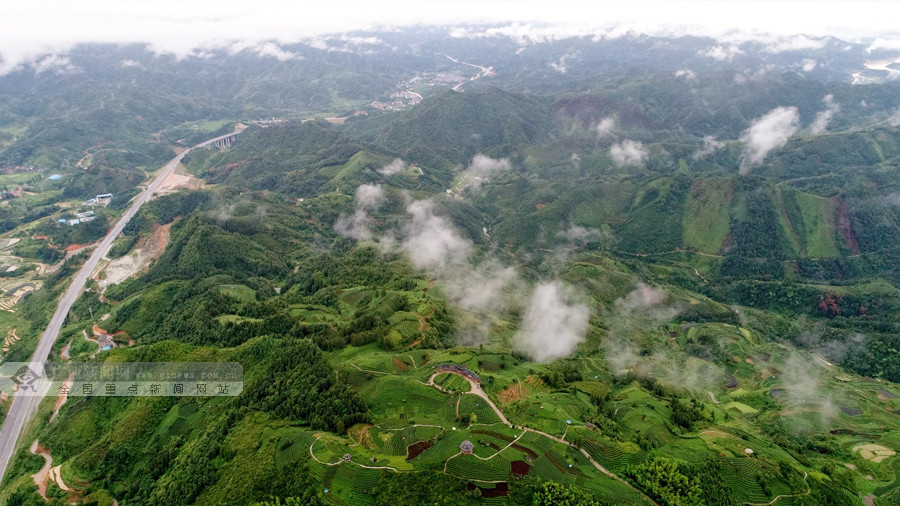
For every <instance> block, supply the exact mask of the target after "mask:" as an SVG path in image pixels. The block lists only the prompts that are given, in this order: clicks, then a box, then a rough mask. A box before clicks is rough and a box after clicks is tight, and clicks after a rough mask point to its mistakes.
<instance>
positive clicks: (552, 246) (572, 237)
mask: <svg viewBox="0 0 900 506" xmlns="http://www.w3.org/2000/svg"><path fill="white" fill-rule="evenodd" d="M482 29H483V27H469V28H467V30H471V31H470V32H459V31H455V32H454V33H453V34H452V35H450V34H448V33H447V32H446V30H441V29H410V30H398V31H396V32H385V33H380V34H379V36H378V37H376V38H365V37H362V38H354V37H349V36H348V37H332V38H325V39H323V40H320V41H305V42H298V43H297V44H295V45H285V46H284V47H280V49H281V50H283V51H285V54H282V57H283V61H282V60H279V59H277V58H274V57H271V56H266V55H265V54H262V53H255V52H254V51H255V50H258V48H256V49H254V48H252V47H250V48H248V49H246V50H242V51H238V52H229V51H227V50H222V51H220V52H215V51H213V52H212V53H211V54H212V57H209V58H200V57H188V58H185V59H183V60H177V61H176V60H173V59H168V57H166V56H153V55H152V54H151V53H149V51H148V50H146V49H145V48H139V47H132V48H117V49H116V50H114V51H107V49H104V48H103V47H82V48H79V49H77V50H75V51H73V54H72V55H71V62H72V64H73V65H78V66H80V68H81V69H82V70H83V71H84V72H85V73H86V74H90V76H89V78H88V77H86V79H85V81H84V82H82V81H78V80H77V79H75V78H74V77H72V76H70V75H69V74H66V73H62V74H57V73H52V74H48V75H44V76H43V77H40V76H38V75H37V74H36V73H35V71H34V69H32V72H31V74H32V75H31V77H30V78H31V79H33V82H28V79H27V78H26V77H27V76H25V70H20V71H19V72H18V73H12V74H10V75H8V76H5V77H2V78H0V84H3V83H11V84H13V85H15V87H17V88H16V89H20V90H21V89H29V90H32V92H35V93H36V92H37V91H44V92H46V96H47V97H48V99H49V100H52V101H54V102H59V103H60V107H59V108H58V109H57V110H59V111H62V112H61V113H60V114H64V115H65V117H62V118H57V117H55V116H54V114H55V113H51V112H49V110H48V109H41V108H39V107H37V105H36V102H37V101H36V99H35V98H34V96H29V97H18V96H16V97H13V96H12V95H14V94H13V93H10V92H7V91H2V90H5V88H3V86H0V127H2V129H0V132H2V133H3V135H4V137H2V138H0V142H2V143H3V146H2V147H3V156H4V157H5V159H6V160H7V161H8V162H9V163H26V162H27V163H37V162H38V161H39V162H40V163H42V164H47V167H44V168H43V169H42V170H43V171H44V172H47V169H48V168H49V167H50V166H53V164H59V166H60V167H62V166H65V163H67V162H65V160H67V159H68V160H70V161H71V162H72V163H70V164H69V165H74V164H75V163H79V165H78V167H77V168H75V167H71V170H69V169H67V171H63V172H65V176H64V177H65V178H67V179H62V181H63V182H61V183H59V182H58V183H54V184H56V185H59V186H55V187H53V189H52V190H49V191H48V192H47V193H48V195H49V196H47V195H43V193H39V194H37V195H29V197H32V200H31V201H28V202H29V205H30V203H31V202H35V201H37V200H38V198H40V199H42V200H41V201H40V205H39V206H36V209H30V208H26V206H25V204H21V205H19V204H20V203H21V201H17V200H9V201H4V202H12V204H5V206H7V207H8V208H9V209H8V210H10V209H14V210H22V209H24V211H22V213H23V214H24V213H26V212H27V216H28V219H27V220H25V219H24V218H23V220H24V221H18V218H17V219H16V220H12V219H9V220H7V221H6V222H4V223H7V224H8V228H9V229H10V230H9V231H8V232H7V233H6V235H5V236H4V238H5V239H10V241H9V244H7V246H6V247H7V248H9V249H7V251H8V252H9V255H8V257H10V258H12V257H14V256H16V257H17V256H18V255H22V256H23V257H24V256H25V255H26V254H29V251H30V252H31V253H30V254H33V255H42V256H37V257H35V258H38V259H41V260H42V261H44V260H45V259H44V256H46V257H47V259H46V261H51V260H58V259H60V258H61V257H62V255H64V252H63V251H62V250H61V249H59V250H58V249H55V248H51V247H50V246H49V243H50V241H49V240H48V242H47V244H44V243H40V242H38V241H43V240H46V239H47V238H48V237H51V235H50V234H52V237H53V238H54V240H55V241H57V242H54V244H57V243H65V245H66V246H68V245H73V244H74V245H76V246H77V244H76V243H77V242H80V241H82V240H85V241H88V240H94V239H96V238H97V237H99V236H100V234H101V233H102V229H103V226H104V224H105V223H107V222H108V220H111V219H113V218H115V217H116V213H118V212H120V211H121V209H123V208H124V206H126V205H127V202H128V199H130V198H132V197H133V196H134V195H135V194H136V190H135V189H134V188H133V187H134V186H135V185H137V184H138V183H139V182H140V181H141V180H142V179H144V177H145V176H146V173H147V172H150V171H151V170H152V169H153V168H154V167H155V166H154V165H153V164H154V163H157V162H158V161H159V160H158V159H165V158H167V157H170V156H171V149H172V148H176V149H180V148H182V147H185V146H189V145H191V144H192V143H194V142H197V141H199V140H202V139H203V138H204V137H206V136H212V135H213V134H214V133H224V132H230V131H231V130H232V129H233V128H235V127H236V126H237V127H238V128H241V125H238V123H241V124H242V125H243V126H246V128H245V129H244V130H242V132H241V133H240V134H239V135H237V137H236V139H235V140H234V142H233V143H232V144H230V145H229V146H219V147H215V146H213V147H209V148H206V149H199V148H198V149H196V150H192V151H191V152H190V153H189V154H188V155H187V156H186V157H185V158H184V159H183V162H184V165H183V166H181V167H179V168H178V173H177V174H176V177H173V178H172V179H175V180H178V181H181V182H183V184H184V185H186V186H191V187H192V188H193V189H187V188H181V189H175V188H167V189H165V190H164V191H163V192H162V193H164V194H163V195H158V196H156V197H154V198H153V199H152V200H150V201H149V202H148V203H147V204H145V205H144V206H142V207H141V209H140V211H139V212H138V214H137V215H136V216H135V217H134V219H133V220H132V221H131V222H130V223H129V225H128V226H127V227H126V228H125V230H124V231H123V234H122V236H121V237H118V238H116V241H115V243H114V247H113V248H112V250H111V251H110V253H109V255H108V256H109V259H108V260H109V261H108V262H107V261H106V260H104V262H103V264H102V265H101V267H100V268H99V269H98V271H97V272H96V273H95V276H94V277H93V278H92V280H91V281H89V283H88V285H87V288H86V290H85V292H84V294H83V295H82V296H81V297H80V298H79V299H78V301H77V302H76V303H75V305H74V306H73V308H72V310H71V312H70V314H69V315H68V316H67V319H66V322H65V325H64V328H63V330H62V332H61V336H60V339H59V340H58V342H57V343H56V344H55V346H54V349H53V352H52V353H51V357H52V361H54V362H60V363H61V362H66V361H70V362H89V363H104V364H116V363H120V362H154V361H160V362H166V361H173V362H205V361H233V362H237V363H239V364H240V365H241V366H242V367H243V371H244V380H243V381H244V390H243V392H242V393H241V394H239V395H235V396H224V395H222V396H219V395H209V396H196V397H193V396H192V397H149V396H148V397H104V396H94V397H83V396H77V395H74V394H72V393H71V392H70V394H68V397H65V394H64V396H62V397H57V396H56V395H54V396H52V397H48V398H46V399H44V400H43V402H42V404H41V405H40V408H39V409H38V413H37V415H36V418H35V421H34V423H33V424H32V425H31V426H30V427H29V428H28V429H27V433H26V434H24V435H23V437H22V438H21V440H20V443H21V444H20V447H19V448H18V450H17V453H16V456H15V460H14V462H13V464H12V466H11V467H10V469H9V471H8V473H7V475H6V476H5V477H4V481H3V482H2V483H0V504H10V505H32V504H48V503H49V504H64V503H65V504H68V503H70V502H76V503H79V502H80V503H84V504H104V505H111V504H116V503H118V504H122V505H123V506H127V505H136V504H141V505H143V504H150V505H169V504H203V505H206V504H210V505H211V504H260V505H269V504H290V505H293V504H338V505H380V504H401V505H406V504H410V505H412V504H441V503H443V504H510V505H517V504H537V505H549V504H579V505H580V504H586V505H592V504H602V505H608V504H617V505H618V504H626V505H650V504H657V505H665V506H678V505H691V506H696V505H715V506H737V505H743V504H772V503H774V504H780V503H784V504H796V505H802V506H821V505H841V506H843V505H854V506H862V505H864V504H872V503H873V501H874V504H876V505H878V506H882V505H886V504H897V503H898V497H900V460H898V457H897V452H898V451H900V422H898V417H897V414H898V413H900V386H898V385H900V355H898V353H897V350H898V349H900V317H898V315H900V270H898V265H900V171H898V164H900V121H897V116H896V112H897V108H898V106H900V84H898V83H897V82H892V81H887V80H885V81H884V82H882V79H883V77H884V76H883V75H882V74H883V73H882V74H878V73H877V72H874V71H872V72H870V71H868V70H860V68H859V66H860V65H861V63H860V61H863V60H864V59H865V58H866V55H865V53H864V50H865V48H864V47H863V46H862V45H860V44H850V43H844V42H842V41H839V40H837V39H832V38H823V39H821V40H818V39H816V40H814V41H813V42H814V44H813V45H814V46H815V47H814V48H811V49H808V50H803V51H800V50H777V48H776V47H774V46H772V45H771V44H767V43H766V41H765V40H762V39H756V40H752V41H746V42H741V43H737V42H736V43H735V45H734V48H736V49H737V50H732V51H731V57H730V58H726V57H721V58H720V56H722V52H723V51H726V47H725V46H720V45H719V42H718V41H713V40H711V39H703V38H696V37H683V38H678V39H665V38H656V37H647V36H640V35H634V34H632V35H627V36H622V37H616V38H613V37H608V38H604V37H597V38H591V37H570V38H565V39H559V40H556V39H554V40H548V41H543V42H536V41H531V42H527V43H521V42H517V41H516V40H514V39H512V38H510V37H507V36H502V35H496V34H493V33H483V32H482V31H481V30H482ZM805 43H807V44H809V42H808V41H805ZM395 48H399V49H396V50H395ZM727 48H731V46H727ZM279 54H280V53H279ZM285 55H287V56H285ZM873 55H874V56H873V57H875V56H880V55H883V53H882V52H878V51H874V52H873ZM121 60H128V63H127V64H122V63H121ZM807 60H815V65H812V67H810V65H811V64H810V63H809V62H808V61H807ZM109 62H119V63H118V65H119V67H117V70H115V71H113V70H109V69H107V71H104V72H101V71H100V69H101V67H103V65H104V64H106V63H109ZM804 62H806V63H804ZM26 70H27V69H26ZM92 72H93V73H92ZM852 73H858V74H859V76H862V77H863V78H865V79H866V80H867V81H866V83H867V84H851V82H852V79H853V78H852V77H851V74H852ZM95 74H96V75H95ZM145 77H147V78H149V77H155V78H158V79H159V83H160V84H159V85H158V86H151V85H150V84H147V83H148V81H147V80H146V79H144V78H145ZM132 78H134V84H131V83H132ZM182 78H183V81H182V80H181V79H182ZM85 83H87V84H85ZM43 87H46V88H43ZM89 87H90V90H92V91H90V93H88V92H87V91H85V90H88V88H89ZM454 88H456V89H454ZM81 92H84V93H85V96H86V97H89V98H91V100H94V99H96V103H94V102H91V104H90V105H88V104H86V103H85V102H82V101H81V99H80V97H79V95H78V93H81ZM2 93H6V94H7V95H8V96H6V98H3V97H4V95H2ZM143 95H147V97H148V98H147V100H148V104H150V105H148V108H149V109H148V110H144V109H139V105H138V104H136V103H135V101H136V100H137V99H138V98H139V97H141V96H143ZM140 111H143V113H141V114H135V113H137V112H140ZM144 113H146V115H145V114H144ZM95 115H96V117H95ZM137 116H141V117H142V118H138V117H137ZM271 116H277V117H275V118H272V117H271ZM97 118H101V119H104V118H105V119H107V120H108V121H107V122H97V121H95V119H97ZM87 120H90V121H87ZM80 121H86V123H85V127H84V129H82V130H76V129H74V127H73V125H74V124H75V123H77V122H80ZM54 125H56V126H54ZM57 128H58V129H57ZM69 129H72V132H73V134H72V135H71V137H66V135H67V134H66V132H67V131H68V130H69ZM63 137H66V139H62V138H63ZM61 139H62V140H61ZM164 155H165V156H164ZM76 160H77V162H75V161H76ZM185 171H186V172H185ZM188 174H190V176H192V177H188ZM12 176H16V177H18V174H12ZM11 180H12V179H11ZM60 180H61V179H59V178H58V179H56V180H55V181H60ZM36 181H43V180H42V179H40V178H39V179H37V180H36ZM70 183H71V184H70ZM29 184H33V183H29ZM48 184H49V183H48ZM63 185H65V188H63ZM97 188H103V189H106V190H109V191H115V192H117V193H119V192H120V193H121V194H119V195H117V197H115V198H117V199H118V200H113V201H111V202H110V205H109V207H108V208H106V209H105V210H100V209H98V211H99V212H98V216H100V218H98V219H95V220H94V221H92V222H90V224H84V223H81V224H73V225H71V226H70V225H68V224H66V222H64V223H59V222H58V221H56V220H55V218H56V216H55V215H54V216H53V217H50V215H51V214H53V213H59V212H61V210H62V209H72V210H74V209H78V208H80V206H82V203H83V200H81V199H83V198H85V197H90V196H92V193H94V191H95V189H97ZM29 191H30V190H29ZM96 191H99V190H96ZM39 192H40V190H39ZM31 193H35V192H31ZM22 198H23V199H24V198H25V197H22ZM51 199H55V200H51ZM14 204H15V205H18V207H14ZM11 212H12V211H10V213H11ZM37 220H43V221H39V222H38V223H36V224H34V223H32V222H33V221H37ZM84 225H88V226H84ZM45 234H47V235H45ZM41 237H43V239H41ZM38 247H40V248H41V249H40V250H38V249H37V248H38ZM27 248H32V250H29V249H27ZM34 251H38V253H34ZM29 258H31V257H29ZM79 258H81V257H78V256H75V257H73V259H71V260H70V261H68V262H61V263H60V264H59V266H58V267H53V268H58V270H56V271H51V270H50V269H49V268H48V267H49V266H46V265H38V266H34V267H31V266H28V268H29V269H33V270H34V281H33V282H34V283H35V285H37V284H40V288H39V289H37V290H35V291H34V293H33V294H31V295H29V296H28V297H22V298H21V299H20V300H18V306H17V307H16V308H15V309H14V311H16V312H14V313H9V315H12V316H9V315H7V313H6V312H3V315H4V317H3V318H4V319H3V321H2V322H0V323H3V322H6V321H16V322H18V323H16V325H18V329H19V332H20V334H21V335H27V334H25V332H24V331H25V330H28V331H29V333H30V334H31V335H34V334H35V332H36V330H35V329H37V328H38V327H39V326H40V325H41V322H42V321H43V320H42V319H43V318H45V317H46V315H47V314H48V313H49V312H50V310H51V309H52V307H54V305H55V301H56V300H57V297H58V296H59V295H60V293H61V291H62V290H63V289H64V287H65V284H66V283H65V279H66V277H67V276H70V275H71V274H72V273H73V272H74V270H75V268H76V266H77V262H78V261H79ZM38 267H39V268H40V270H38ZM129 269H130V270H129ZM23 270H24V269H23ZM14 271H15V270H12V271H6V272H4V276H6V275H9V272H14ZM125 271H127V272H128V273H129V274H133V275H124V276H123V275H122V272H125ZM16 286H17V285H13V286H11V288H14V289H17V288H16ZM13 293H15V292H13ZM6 297H9V295H7V296H6ZM4 302H6V300H4ZM12 318H16V319H15V320H12ZM7 319H8V320H7ZM28 327H33V328H28ZM15 331H16V329H15V328H12V332H10V333H9V334H8V335H7V338H6V343H9V342H12V344H11V346H13V347H14V348H13V353H14V354H16V355H13V356H17V357H18V356H26V355H27V351H28V350H26V349H25V344H23V343H25V341H24V340H18V341H16V340H14V339H18V337H19V335H17V334H16V333H15ZM101 342H102V343H104V344H103V345H101V344H100V343H101ZM16 343H19V344H16ZM76 392H77V389H76ZM63 401H65V402H63ZM3 402H4V401H0V404H2V403H3ZM35 440H37V441H38V442H39V444H35V446H34V448H35V450H34V451H32V450H31V444H32V442H34V441H35ZM46 459H50V460H51V464H52V465H47V469H52V471H48V473H47V480H46V483H45V485H46V486H45V487H44V488H43V489H39V488H38V486H36V482H35V475H38V481H40V480H41V479H42V478H41V476H43V475H41V473H40V472H39V471H41V469H42V466H45V463H46V462H47V460H46ZM57 466H59V467H57ZM38 485H40V484H38ZM41 491H43V495H44V496H46V499H45V498H44V497H42V496H41ZM864 498H865V500H866V501H867V502H864Z"/></svg>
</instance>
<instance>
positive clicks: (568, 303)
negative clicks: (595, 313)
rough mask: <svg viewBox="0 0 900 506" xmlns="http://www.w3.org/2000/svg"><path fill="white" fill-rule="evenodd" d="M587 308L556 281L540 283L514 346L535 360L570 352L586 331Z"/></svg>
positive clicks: (552, 358)
mask: <svg viewBox="0 0 900 506" xmlns="http://www.w3.org/2000/svg"><path fill="white" fill-rule="evenodd" d="M590 316H591V312H590V309H588V307H587V306H586V305H585V304H583V303H581V302H579V301H578V300H577V297H576V296H575V294H574V293H573V292H572V289H571V288H570V287H568V286H567V285H564V284H562V283H560V282H559V281H551V282H544V283H541V284H539V285H538V286H537V287H536V288H535V289H534V292H533V293H532V295H531V301H530V302H529V304H528V307H527V308H526V309H525V315H524V316H523V318H522V323H521V324H520V326H519V331H518V332H517V333H516V335H515V339H514V342H513V346H514V347H515V349H516V350H517V351H519V352H522V353H525V354H526V355H528V356H529V357H530V358H531V359H532V360H534V361H536V362H550V361H553V360H556V359H559V358H565V357H568V356H569V355H571V354H572V353H573V352H574V351H575V348H576V347H577V346H578V344H579V343H581V342H582V341H584V337H585V334H586V333H587V329H588V324H589V319H590Z"/></svg>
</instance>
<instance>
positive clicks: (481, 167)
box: [466, 154, 510, 189]
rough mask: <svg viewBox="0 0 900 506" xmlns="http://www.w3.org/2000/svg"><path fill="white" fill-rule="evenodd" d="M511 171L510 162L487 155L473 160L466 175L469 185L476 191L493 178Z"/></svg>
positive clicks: (476, 156) (477, 156)
mask: <svg viewBox="0 0 900 506" xmlns="http://www.w3.org/2000/svg"><path fill="white" fill-rule="evenodd" d="M509 169H510V165H509V160H508V159H506V158H500V159H494V158H491V157H489V156H486V155H482V154H478V155H475V156H474V157H473V158H472V161H471V162H470V163H469V166H468V167H466V175H467V176H468V178H469V184H470V185H471V186H472V187H474V188H475V189H478V188H481V186H482V185H483V184H484V183H486V182H488V181H489V180H490V179H491V178H492V177H493V176H495V175H497V174H499V173H501V172H506V171H508V170H509Z"/></svg>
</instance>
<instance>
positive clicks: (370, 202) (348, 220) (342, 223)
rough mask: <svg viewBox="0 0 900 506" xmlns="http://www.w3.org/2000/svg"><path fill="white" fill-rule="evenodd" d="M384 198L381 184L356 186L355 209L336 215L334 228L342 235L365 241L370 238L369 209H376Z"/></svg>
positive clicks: (382, 202)
mask: <svg viewBox="0 0 900 506" xmlns="http://www.w3.org/2000/svg"><path fill="white" fill-rule="evenodd" d="M385 201H386V199H385V196H384V190H382V189H381V185H376V184H364V185H360V186H359V187H358V188H356V197H355V199H354V202H355V205H356V211H355V212H354V213H353V214H352V215H350V216H347V215H345V214H341V215H340V216H338V219H337V221H336V222H335V224H334V230H335V231H336V232H337V233H338V234H340V235H342V236H344V237H349V238H351V239H356V240H357V241H365V240H367V239H371V238H372V231H371V229H370V228H369V226H370V224H371V223H372V218H371V217H370V216H369V212H370V211H376V210H378V209H379V208H380V207H381V206H382V205H383V204H384V203H385Z"/></svg>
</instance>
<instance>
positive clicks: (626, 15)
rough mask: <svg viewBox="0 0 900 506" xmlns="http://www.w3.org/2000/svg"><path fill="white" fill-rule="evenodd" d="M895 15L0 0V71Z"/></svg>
mask: <svg viewBox="0 0 900 506" xmlns="http://www.w3.org/2000/svg"><path fill="white" fill-rule="evenodd" d="M310 4H311V5H315V6H314V7H312V6H310ZM896 13H897V3H896V2H893V1H891V0H864V1H827V0H788V1H785V0H781V1H765V0H763V1H748V0H743V1H731V0H718V1H698V0H694V1H659V0H656V1H649V0H645V1H639V0H619V1H616V2H605V1H573V0H551V1H540V2H539V1H533V0H488V1H484V0H482V1H473V0H455V1H450V0H419V1H409V0H379V1H372V0H370V1H354V0H325V1H317V2H301V1H290V2H276V1H272V0H239V1H234V0H216V1H212V0H78V1H70V0H0V56H2V59H3V62H2V63H0V73H2V72H3V71H8V70H10V69H12V68H15V67H16V66H18V65H20V64H22V63H26V62H30V61H33V60H35V59H37V58H39V57H40V56H42V55H47V54H64V53H65V52H66V51H67V50H68V49H69V48H71V46H72V45H73V44H77V43H79V42H116V43H119V42H146V43H149V44H151V45H152V47H153V48H154V50H156V51H159V52H167V53H173V54H177V55H185V54H190V53H191V52H192V51H195V50H197V49H211V48H222V47H235V41H241V42H244V43H246V44H248V45H249V44H257V43H259V42H262V41H276V42H282V43H290V42H298V41H303V40H306V39H308V38H310V37H315V36H317V35H322V34H327V33H335V32H342V31H346V30H354V29H364V28H377V27H396V26H404V25H410V24H432V25H433V24H437V25H456V24H462V23H512V24H515V25H516V26H515V27H514V29H515V30H517V31H518V33H520V34H522V33H528V31H529V30H530V29H531V28H533V27H534V25H536V24H538V23H549V24H551V25H553V31H554V32H555V33H559V34H565V33H578V34H582V33H590V32H592V31H597V32H601V33H612V34H613V35H614V34H621V33H624V32H625V31H627V30H633V31H639V32H644V33H649V34H663V33H676V34H679V33H695V34H698V35H717V34H722V33H726V32H728V31H730V30H739V31H741V32H766V33H770V34H778V35H786V34H796V33H805V34H810V35H836V36H839V37H842V38H845V39H848V40H860V39H876V38H881V39H882V40H881V41H879V42H878V44H879V45H880V46H890V47H896V48H898V49H900V43H898V41H900V25H898V24H897V17H896V15H895V14H896ZM529 24H531V26H528V25H529ZM601 29H602V30H601ZM610 30H612V31H611V32H610ZM892 32H893V33H892ZM542 33H543V34H545V35H546V33H548V32H547V31H546V29H544V31H543V32H542Z"/></svg>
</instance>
